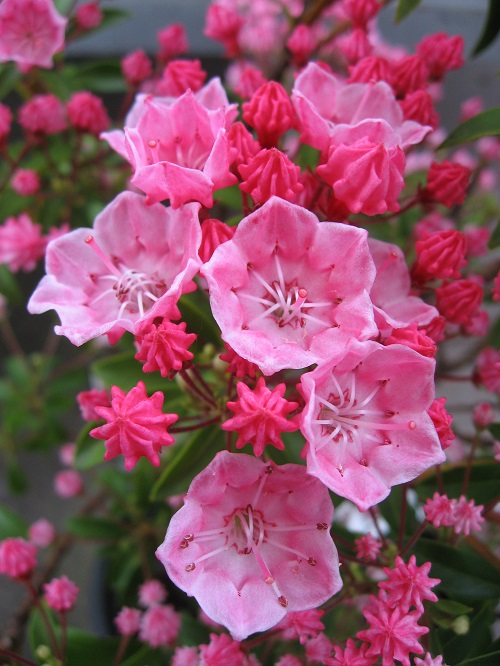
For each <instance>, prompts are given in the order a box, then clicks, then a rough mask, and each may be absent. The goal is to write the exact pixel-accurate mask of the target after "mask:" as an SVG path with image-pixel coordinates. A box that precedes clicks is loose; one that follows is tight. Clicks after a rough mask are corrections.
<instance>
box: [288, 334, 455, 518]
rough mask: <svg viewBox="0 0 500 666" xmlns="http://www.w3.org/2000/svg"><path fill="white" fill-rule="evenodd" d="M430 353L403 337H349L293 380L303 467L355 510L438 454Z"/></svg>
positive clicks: (438, 458)
mask: <svg viewBox="0 0 500 666" xmlns="http://www.w3.org/2000/svg"><path fill="white" fill-rule="evenodd" d="M434 367H435V363H434V360H433V359H430V358H426V357H424V356H421V355H420V354H418V353H417V352H415V351H413V350H412V349H409V348H408V347H403V346H401V345H391V346H389V347H382V346H381V345H379V344H378V343H376V342H365V343H357V342H352V343H351V344H350V346H349V347H348V350H347V352H346V353H345V355H344V357H343V358H342V359H340V360H334V361H330V362H329V363H325V364H323V365H321V366H318V367H317V368H316V369H315V370H313V372H308V373H306V374H304V375H302V377H301V383H300V385H299V386H298V389H299V391H300V393H301V394H302V396H303V398H304V400H305V402H306V406H305V408H304V411H303V412H302V414H301V426H300V429H301V431H302V434H303V435H304V437H305V438H306V440H307V444H306V446H305V448H304V452H303V455H304V457H306V459H307V471H308V473H309V474H312V475H313V476H315V477H317V478H319V479H320V480H321V481H322V482H323V483H324V484H325V485H326V486H328V488H330V490H333V492H335V493H337V494H338V495H340V496H341V497H345V498H347V499H349V500H351V502H354V504H356V505H357V507H358V509H359V510H360V511H365V510H366V509H368V508H369V507H371V506H373V505H374V504H377V503H378V502H381V501H382V500H383V499H385V498H386V497H387V495H388V494H389V492H390V489H391V487H392V486H394V485H397V484H400V483H405V482H406V481H410V480H412V479H414V478H416V477H417V476H418V475H419V474H421V473H422V472H423V471H425V470H426V469H428V468H429V467H431V466H432V465H436V464H439V463H441V462H443V461H444V459H445V455H444V453H443V450H442V448H441V445H440V443H439V439H438V437H437V434H436V430H435V428H434V425H433V423H432V421H431V419H430V417H429V415H428V414H427V409H428V408H429V405H430V404H431V402H432V400H433V398H434Z"/></svg>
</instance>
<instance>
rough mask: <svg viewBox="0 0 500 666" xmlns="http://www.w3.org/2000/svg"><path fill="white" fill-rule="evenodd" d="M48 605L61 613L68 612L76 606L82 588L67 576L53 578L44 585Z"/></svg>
mask: <svg viewBox="0 0 500 666" xmlns="http://www.w3.org/2000/svg"><path fill="white" fill-rule="evenodd" d="M43 591H44V598H45V601H46V602H47V605H48V606H49V607H50V608H53V609H54V610H57V611H59V612H60V613H66V612H68V611H70V610H72V608H73V607H74V605H75V603H76V600H77V598H78V592H79V591H80V589H79V588H78V587H77V585H75V583H73V581H72V580H70V579H69V578H68V577H67V576H61V577H60V578H53V579H52V580H51V581H50V583H45V585H44V586H43Z"/></svg>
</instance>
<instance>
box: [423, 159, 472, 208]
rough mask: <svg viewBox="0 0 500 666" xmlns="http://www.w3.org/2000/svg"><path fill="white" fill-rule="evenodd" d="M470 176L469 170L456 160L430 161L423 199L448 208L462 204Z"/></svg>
mask: <svg viewBox="0 0 500 666" xmlns="http://www.w3.org/2000/svg"><path fill="white" fill-rule="evenodd" d="M470 176H471V170H470V169H469V168H468V167H466V166H463V165H462V164H459V163H458V162H450V161H448V160H444V161H443V162H432V164H431V167H430V169H429V172H428V174H427V185H426V187H425V189H424V190H423V193H422V194H423V196H424V198H425V199H430V200H432V201H437V202H438V203H440V204H443V206H447V207H448V208H451V206H456V205H458V204H462V203H463V202H464V200H465V195H466V190H467V187H468V185H469V180H470Z"/></svg>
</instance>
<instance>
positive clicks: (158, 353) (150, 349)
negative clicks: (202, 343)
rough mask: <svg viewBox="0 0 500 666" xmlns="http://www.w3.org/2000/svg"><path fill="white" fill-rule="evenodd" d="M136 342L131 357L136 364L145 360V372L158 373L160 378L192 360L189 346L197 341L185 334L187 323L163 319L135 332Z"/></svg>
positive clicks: (193, 336) (145, 325)
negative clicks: (136, 349)
mask: <svg viewBox="0 0 500 666" xmlns="http://www.w3.org/2000/svg"><path fill="white" fill-rule="evenodd" d="M135 339H136V342H137V344H138V345H140V348H139V351H138V352H137V354H136V355H135V356H134V358H136V359H137V360H138V361H145V363H144V365H143V366H142V369H143V371H144V372H156V371H158V370H159V372H160V374H161V376H162V377H168V376H169V375H170V374H171V373H172V372H173V373H175V372H178V371H179V370H182V367H183V365H184V363H186V362H187V361H190V360H191V359H192V358H194V356H193V354H192V353H191V352H190V351H189V350H188V347H189V346H190V345H192V344H193V342H194V341H195V340H196V334H195V333H186V322H184V321H183V322H181V323H180V324H174V323H173V322H171V321H168V320H167V319H163V320H162V321H161V322H160V323H158V324H156V323H155V322H154V321H153V322H149V325H147V324H144V325H143V326H141V329H140V330H139V331H138V332H137V333H136V336H135Z"/></svg>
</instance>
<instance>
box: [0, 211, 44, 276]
mask: <svg viewBox="0 0 500 666" xmlns="http://www.w3.org/2000/svg"><path fill="white" fill-rule="evenodd" d="M46 244H47V241H46V239H45V238H44V237H43V236H42V227H41V226H40V225H39V224H35V223H34V222H32V220H31V218H30V216H29V215H28V214H27V213H21V215H19V217H8V218H7V219H6V220H5V222H4V223H3V225H1V226H0V264H7V266H8V267H9V268H10V270H11V271H12V272H13V273H17V272H18V271H24V272H29V271H32V270H33V269H34V268H35V267H36V265H37V263H38V261H39V259H41V258H42V257H43V254H44V252H45V247H46Z"/></svg>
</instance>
